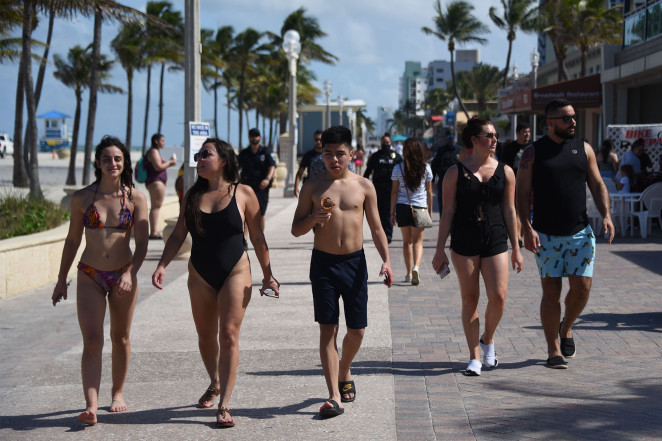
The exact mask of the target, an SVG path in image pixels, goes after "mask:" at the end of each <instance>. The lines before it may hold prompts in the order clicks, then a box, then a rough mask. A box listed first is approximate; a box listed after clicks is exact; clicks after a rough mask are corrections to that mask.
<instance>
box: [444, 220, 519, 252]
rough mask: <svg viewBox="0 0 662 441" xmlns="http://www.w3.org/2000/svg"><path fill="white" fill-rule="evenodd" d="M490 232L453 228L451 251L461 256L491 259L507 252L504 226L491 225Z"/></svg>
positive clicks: (480, 229)
mask: <svg viewBox="0 0 662 441" xmlns="http://www.w3.org/2000/svg"><path fill="white" fill-rule="evenodd" d="M489 229H490V231H489V233H488V232H483V231H482V228H475V226H469V227H468V228H462V227H458V228H453V230H452V231H451V250H453V251H455V252H456V253H457V254H459V255H461V256H467V257H469V256H480V257H492V256H496V255H497V254H501V253H505V252H506V251H508V231H507V230H506V226H505V225H492V226H491V227H489Z"/></svg>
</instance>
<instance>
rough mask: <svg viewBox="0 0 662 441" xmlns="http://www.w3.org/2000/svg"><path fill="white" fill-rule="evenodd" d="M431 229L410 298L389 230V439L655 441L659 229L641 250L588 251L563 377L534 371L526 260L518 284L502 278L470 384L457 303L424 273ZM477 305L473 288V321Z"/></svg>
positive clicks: (532, 300) (536, 332) (635, 243)
mask: <svg viewBox="0 0 662 441" xmlns="http://www.w3.org/2000/svg"><path fill="white" fill-rule="evenodd" d="M433 217H434V218H435V220H437V215H435V216H433ZM436 226H437V223H436V222H435V228H432V229H430V230H428V231H426V235H425V240H424V257H423V263H422V265H421V275H422V277H421V284H420V285H419V286H418V287H414V286H410V285H406V284H405V283H403V282H399V281H401V280H403V279H404V275H405V269H404V262H403V259H402V252H401V246H402V241H401V236H400V235H399V230H398V231H397V233H396V234H395V235H394V240H393V243H392V244H391V247H390V250H391V259H392V260H393V266H394V271H395V274H396V276H395V280H396V281H398V282H397V283H396V285H395V286H394V287H393V288H391V289H390V290H389V308H390V314H391V332H392V339H393V376H394V384H395V405H396V406H395V407H396V431H397V439H398V440H401V441H405V440H416V441H420V440H493V439H499V440H522V439H546V440H547V439H576V440H586V439H601V440H635V439H636V440H645V439H651V440H652V439H660V438H661V437H662V430H661V429H660V428H659V423H658V422H657V418H658V415H659V414H660V411H662V398H661V397H662V379H660V375H659V372H660V368H659V362H660V359H661V356H662V348H661V347H662V293H661V292H660V288H659V287H660V286H661V285H662V258H661V257H662V234H660V230H659V229H657V226H656V228H655V230H656V232H655V233H654V235H653V237H649V238H648V239H647V240H646V241H644V240H642V239H636V238H635V239H631V238H621V237H617V238H616V240H615V242H614V244H612V245H611V246H608V245H607V244H606V243H605V242H604V241H602V242H598V245H597V259H596V264H595V265H596V266H595V278H594V282H593V288H592V292H591V298H590V300H589V303H588V305H587V307H586V309H585V310H584V313H583V314H582V316H580V318H579V320H578V321H577V323H576V324H575V326H574V338H575V341H576V343H577V356H576V357H575V358H573V359H570V360H568V361H569V365H570V367H569V369H568V370H552V369H548V368H546V367H545V366H544V360H545V359H546V357H547V355H546V344H545V340H544V336H543V333H542V329H541V326H540V318H539V312H538V308H539V299H540V295H541V289H540V282H539V279H538V275H537V270H536V267H535V261H534V259H533V256H532V255H531V253H529V252H525V254H524V259H525V262H524V264H525V267H524V270H523V271H522V273H520V274H519V275H518V274H516V273H515V272H513V271H511V272H510V281H509V282H510V283H509V290H508V297H507V303H506V311H505V314H504V316H503V319H502V321H501V324H500V326H499V328H498V329H497V333H496V335H495V344H496V349H497V353H498V355H499V367H498V368H496V369H492V370H490V369H483V375H482V376H480V377H465V376H463V375H462V374H461V372H460V371H461V370H462V369H464V368H465V367H466V363H467V362H468V349H467V348H466V340H465V337H464V333H463V330H462V323H461V320H460V309H461V302H460V295H459V289H458V283H457V278H456V277H455V275H454V273H451V275H450V276H449V277H447V278H446V279H444V280H443V281H440V280H439V279H438V276H437V275H436V274H434V272H433V270H432V266H431V261H432V257H433V255H434V250H435V246H436V234H437V228H436ZM396 230H397V229H396ZM566 288H567V281H566V282H565V284H564V291H565V289H566ZM485 304H486V299H485V294H484V288H483V287H482V282H481V301H480V304H479V313H480V314H481V320H482V314H483V313H484V309H485ZM481 330H482V328H481ZM481 355H482V354H481Z"/></svg>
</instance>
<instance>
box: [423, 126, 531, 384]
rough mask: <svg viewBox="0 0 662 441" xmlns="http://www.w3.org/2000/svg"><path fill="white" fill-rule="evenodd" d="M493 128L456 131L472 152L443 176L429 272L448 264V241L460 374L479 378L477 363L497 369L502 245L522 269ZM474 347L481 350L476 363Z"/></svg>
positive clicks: (506, 172) (509, 187)
mask: <svg viewBox="0 0 662 441" xmlns="http://www.w3.org/2000/svg"><path fill="white" fill-rule="evenodd" d="M498 139H499V136H498V134H497V133H496V130H495V129H494V125H493V124H492V123H491V122H490V121H487V120H483V119H479V118H478V117H473V118H471V119H470V120H469V122H468V123H467V126H466V127H465V129H464V130H463V132H462V142H463V143H464V146H465V147H467V148H470V149H471V151H472V152H473V153H472V154H471V156H469V157H467V158H465V159H463V160H461V161H460V162H458V163H457V164H456V165H454V166H452V167H451V168H449V169H448V171H447V172H446V175H445V176H444V181H443V184H442V197H443V201H442V202H443V211H442V214H441V220H440V223H439V237H438V239H437V250H436V253H435V255H434V258H433V260H432V267H433V268H434V270H435V271H436V272H437V273H439V271H440V270H441V267H442V266H443V265H444V264H446V265H448V257H447V256H446V251H445V246H446V240H447V239H448V235H449V234H450V236H451V246H450V247H451V259H452V260H453V266H454V267H455V272H456V273H457V279H458V282H459V285H460V295H461V296H462V326H463V327H464V335H465V337H466V339H467V345H468V347H469V356H470V360H469V365H468V366H467V368H466V369H465V370H464V372H463V373H464V374H465V375H470V376H476V375H480V374H481V368H482V365H483V363H484V364H485V366H487V367H490V368H494V367H496V366H497V364H498V360H497V356H496V351H495V349H494V334H495V332H496V329H497V326H498V325H499V321H500V320H501V316H502V315H503V311H504V307H505V304H506V292H507V291H508V240H510V245H511V247H512V254H511V257H510V261H511V264H512V267H513V269H516V270H517V272H520V271H521V270H522V254H521V253H520V249H519V244H518V243H517V231H516V229H515V225H516V224H515V173H514V172H513V170H512V169H511V168H510V167H509V166H507V165H505V164H504V163H502V162H498V161H497V160H496V159H494V157H493V154H494V152H495V150H496V145H497V140H498ZM480 274H482V276H483V281H484V282H485V291H486V294H487V307H486V309H485V329H484V332H483V334H482V335H481V334H480V320H479V318H478V298H479V295H480V283H479V276H480ZM479 345H480V348H481V349H482V350H483V363H481V361H480V353H479Z"/></svg>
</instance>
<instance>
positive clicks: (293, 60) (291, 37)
mask: <svg viewBox="0 0 662 441" xmlns="http://www.w3.org/2000/svg"><path fill="white" fill-rule="evenodd" d="M283 51H284V52H285V55H286V56H287V61H288V66H289V71H290V95H289V106H288V114H287V117H288V119H289V122H290V125H289V130H288V132H289V133H288V138H289V139H288V148H289V149H290V151H289V152H286V153H289V154H286V155H285V158H286V162H287V181H286V185H285V196H289V197H293V196H294V173H295V167H296V163H297V146H296V145H295V144H294V140H295V139H296V137H295V133H294V131H295V130H296V121H295V118H296V115H297V60H298V59H299V52H300V51H301V43H300V37H299V33H298V32H297V31H295V30H294V29H290V30H289V31H287V32H285V35H284V36H283ZM281 147H282V146H281ZM281 153H282V148H281Z"/></svg>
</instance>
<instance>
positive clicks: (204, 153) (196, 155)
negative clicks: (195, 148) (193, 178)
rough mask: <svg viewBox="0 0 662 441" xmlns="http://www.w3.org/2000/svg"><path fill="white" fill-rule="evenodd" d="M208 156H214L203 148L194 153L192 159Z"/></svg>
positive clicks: (196, 159)
mask: <svg viewBox="0 0 662 441" xmlns="http://www.w3.org/2000/svg"><path fill="white" fill-rule="evenodd" d="M210 156H214V155H212V154H211V152H210V151H209V150H203V151H201V152H200V153H196V154H195V155H193V160H194V161H195V162H198V159H200V158H202V159H207V158H209V157H210Z"/></svg>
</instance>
